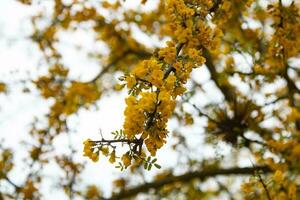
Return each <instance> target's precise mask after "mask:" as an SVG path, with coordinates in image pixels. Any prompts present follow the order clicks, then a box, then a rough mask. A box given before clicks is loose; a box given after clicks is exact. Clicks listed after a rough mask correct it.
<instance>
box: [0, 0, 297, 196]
mask: <svg viewBox="0 0 300 200" xmlns="http://www.w3.org/2000/svg"><path fill="white" fill-rule="evenodd" d="M18 2H19V3H22V4H23V5H24V6H27V7H40V8H41V7H43V6H46V7H47V8H48V9H49V10H50V12H46V11H45V12H36V13H35V14H34V15H33V16H32V17H31V29H32V31H31V34H30V36H29V38H30V40H31V42H32V43H33V44H35V45H36V46H37V47H38V48H39V51H40V52H41V54H42V61H41V62H42V64H41V66H40V67H42V68H43V69H46V71H45V70H44V71H45V73H42V74H40V75H38V76H36V77H34V78H28V79H27V80H25V82H26V84H25V83H24V89H23V92H24V93H28V95H35V94H36V92H37V91H38V95H39V96H40V98H43V99H44V101H45V102H47V105H49V109H48V110H47V113H43V114H40V115H38V116H36V118H34V119H32V124H31V128H30V131H29V132H28V135H27V137H28V138H30V140H31V141H32V143H31V144H29V145H28V144H26V145H25V147H24V148H25V149H26V153H25V154H26V155H25V157H26V158H25V159H26V161H27V162H26V163H24V165H26V166H27V169H29V173H28V174H26V178H25V180H24V181H23V182H22V183H21V184H20V181H18V183H16V182H15V181H14V180H13V179H12V178H11V177H12V174H13V173H14V168H15V167H16V164H15V160H14V158H15V156H17V154H18V151H15V150H13V149H12V148H11V147H9V146H5V145H1V146H0V147H1V148H0V199H44V198H45V194H44V193H43V192H42V191H41V190H40V189H39V188H40V186H41V185H43V184H45V183H44V179H45V175H44V174H43V170H44V169H45V168H47V166H49V165H50V166H52V165H55V166H58V167H59V168H60V170H61V172H62V174H63V175H62V176H61V177H60V179H59V180H60V181H59V183H57V184H56V186H55V187H54V188H53V191H55V190H64V192H65V195H66V196H65V198H66V199H91V200H94V199H126V198H129V199H130V198H133V199H134V198H137V199H143V198H144V199H163V198H166V199H268V200H277V199H278V200H287V199H291V200H295V199H298V198H299V196H300V195H299V187H300V182H299V178H300V177H299V172H300V82H299V78H300V65H299V63H300V60H299V59H300V16H299V15H300V4H299V2H297V1H293V0H157V1H154V0H142V1H132V0H115V1H102V0H101V1H97V0H68V1H67V0H66V1H64V0H49V1H42V0H18ZM7 20H9V19H7ZM80 30H84V31H85V32H84V33H82V34H85V33H87V32H88V33H91V37H92V40H93V42H94V43H95V44H97V45H99V46H101V48H98V49H96V48H95V49H93V51H92V53H91V55H89V59H90V61H91V62H95V61H96V62H97V65H98V67H99V70H98V72H97V73H95V74H93V77H92V78H91V79H83V78H81V77H77V78H76V77H75V78H74V76H70V72H71V71H72V65H71V66H68V64H67V63H66V62H65V54H64V51H62V50H61V49H60V45H64V44H62V41H61V39H60V36H61V34H63V33H64V34H66V35H67V34H71V33H74V32H78V31H80ZM80 42H81V41H80V39H79V41H77V43H79V44H80ZM82 42H83V41H82ZM78 48H80V47H78ZM82 67H83V68H84V67H86V66H82ZM12 76H13V74H12ZM27 83H28V84H30V85H32V88H31V89H29V88H28V84H27ZM11 87H12V85H11V83H6V82H5V81H3V82H1V83H0V92H1V93H0V95H1V96H4V97H5V96H6V95H8V94H9V93H10V88H11ZM124 91H125V92H127V96H126V98H125V99H124V101H125V104H126V107H125V110H124V123H123V126H122V127H121V129H120V127H116V128H115V130H111V133H102V132H101V133H99V134H98V135H95V137H93V138H86V140H85V141H82V146H72V147H70V148H71V149H72V151H71V153H70V154H64V153H59V152H57V151H56V149H55V148H54V146H53V143H54V142H55V141H56V140H59V139H61V138H60V136H61V135H68V136H70V137H76V134H74V133H73V130H72V129H70V127H69V125H68V121H69V120H70V118H71V117H72V116H76V115H78V112H79V111H80V110H82V109H86V110H88V111H89V112H94V111H95V108H96V109H97V106H95V105H99V104H98V103H99V102H100V101H101V99H102V98H103V97H104V96H108V95H110V94H118V93H122V92H124ZM100 106H101V104H100ZM93 123H94V122H93ZM3 134H5V135H4V139H5V138H6V137H10V136H9V133H3ZM18 145H24V144H18ZM167 150H169V151H171V152H174V154H172V156H174V155H175V156H176V165H174V166H171V167H164V166H162V165H161V164H160V162H161V161H162V159H163V157H162V156H159V155H160V154H161V153H162V152H164V151H167ZM223 151H228V152H229V153H225V152H223ZM78 153H79V154H80V155H81V156H82V158H84V159H81V160H78V159H74V156H75V155H77V154H78ZM164 156H168V154H164ZM99 157H100V158H104V157H105V158H107V159H101V160H100V161H99ZM92 162H109V163H111V167H112V168H117V169H118V170H119V172H118V173H119V178H117V179H116V180H115V181H113V183H112V184H113V189H112V191H111V194H109V195H108V196H107V195H105V194H104V193H103V192H104V191H103V189H102V188H100V187H99V186H98V185H97V184H98V183H99V182H100V181H101V180H98V179H97V178H96V177H97V173H95V174H93V177H95V181H94V184H92V185H86V184H83V183H82V179H84V178H85V177H84V176H82V174H83V171H84V169H85V166H86V164H87V163H89V164H90V163H92ZM99 173H101V171H99ZM149 175H150V178H149ZM145 177H147V178H145ZM46 185H47V184H46ZM2 186H3V187H2ZM4 186H5V187H4ZM47 187H52V186H51V184H48V185H47ZM297 194H298V195H297ZM297 197H298V198H297Z"/></svg>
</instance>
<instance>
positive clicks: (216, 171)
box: [108, 166, 271, 200]
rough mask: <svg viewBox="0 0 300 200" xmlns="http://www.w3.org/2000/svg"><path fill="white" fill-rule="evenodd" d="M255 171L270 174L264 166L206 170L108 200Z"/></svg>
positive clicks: (135, 189)
mask: <svg viewBox="0 0 300 200" xmlns="http://www.w3.org/2000/svg"><path fill="white" fill-rule="evenodd" d="M256 171H263V172H264V173H268V172H271V169H270V168H268V167H266V166H255V167H244V168H239V167H234V168H228V169H206V170H202V171H195V172H188V173H186V174H183V175H179V176H169V177H166V178H164V179H162V180H157V181H154V182H151V183H145V184H142V185H139V186H137V187H133V188H129V189H125V190H123V191H121V192H119V193H117V194H114V195H112V197H111V198H108V199H110V200H114V199H124V198H128V197H132V196H135V195H137V194H140V193H144V192H148V191H149V190H150V189H159V188H161V187H163V186H164V185H167V184H171V183H175V182H182V183H186V182H189V181H191V180H193V179H200V180H204V179H206V178H210V177H215V176H220V175H251V174H254V173H255V172H256Z"/></svg>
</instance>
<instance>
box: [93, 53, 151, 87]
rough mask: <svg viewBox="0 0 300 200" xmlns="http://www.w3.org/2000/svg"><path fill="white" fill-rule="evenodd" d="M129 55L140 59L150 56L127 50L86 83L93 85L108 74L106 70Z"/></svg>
mask: <svg viewBox="0 0 300 200" xmlns="http://www.w3.org/2000/svg"><path fill="white" fill-rule="evenodd" d="M129 54H135V55H139V56H141V57H142V58H148V57H150V56H151V55H152V54H150V53H148V52H146V51H141V52H136V51H134V50H132V49H129V50H127V51H125V52H124V53H122V54H121V55H120V56H118V57H116V58H115V59H114V60H112V61H111V62H110V63H109V64H107V65H106V66H104V67H103V68H102V70H101V71H100V72H99V74H97V75H96V76H95V77H94V78H93V79H92V80H90V81H88V83H94V82H96V81H97V80H99V78H101V77H102V76H103V75H104V74H105V73H107V72H108V70H109V69H110V68H111V67H113V66H114V65H116V64H117V63H118V62H119V61H120V60H121V59H122V58H123V57H125V56H127V55H129Z"/></svg>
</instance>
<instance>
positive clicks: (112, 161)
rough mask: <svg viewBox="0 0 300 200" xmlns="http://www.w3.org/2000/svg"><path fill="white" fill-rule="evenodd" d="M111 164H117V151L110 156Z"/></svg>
mask: <svg viewBox="0 0 300 200" xmlns="http://www.w3.org/2000/svg"><path fill="white" fill-rule="evenodd" d="M109 162H110V163H114V162H116V151H115V150H113V152H112V153H111V154H110V158H109Z"/></svg>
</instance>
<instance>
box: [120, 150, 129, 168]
mask: <svg viewBox="0 0 300 200" xmlns="http://www.w3.org/2000/svg"><path fill="white" fill-rule="evenodd" d="M121 160H122V162H123V164H124V165H125V167H128V166H129V165H130V164H131V157H130V156H129V154H128V153H126V154H124V155H123V156H122V158H121Z"/></svg>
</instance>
